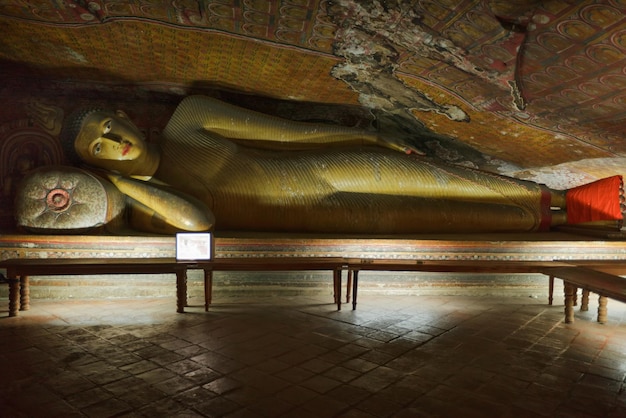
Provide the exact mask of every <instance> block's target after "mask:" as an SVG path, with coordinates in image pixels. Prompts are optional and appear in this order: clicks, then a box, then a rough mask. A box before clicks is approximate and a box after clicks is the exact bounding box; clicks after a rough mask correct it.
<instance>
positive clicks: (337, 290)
mask: <svg viewBox="0 0 626 418" xmlns="http://www.w3.org/2000/svg"><path fill="white" fill-rule="evenodd" d="M333 282H334V283H335V303H337V310H338V311H340V310H341V269H340V268H336V269H335V270H333Z"/></svg>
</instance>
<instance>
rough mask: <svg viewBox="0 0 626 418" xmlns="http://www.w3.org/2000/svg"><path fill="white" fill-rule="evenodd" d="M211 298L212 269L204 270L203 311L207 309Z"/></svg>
mask: <svg viewBox="0 0 626 418" xmlns="http://www.w3.org/2000/svg"><path fill="white" fill-rule="evenodd" d="M212 299H213V270H209V269H205V270H204V312H208V311H209V305H210V304H211V301H212Z"/></svg>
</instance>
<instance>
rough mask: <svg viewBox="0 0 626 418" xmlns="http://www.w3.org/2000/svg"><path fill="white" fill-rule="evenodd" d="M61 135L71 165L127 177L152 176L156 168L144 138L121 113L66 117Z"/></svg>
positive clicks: (84, 113) (95, 111)
mask: <svg viewBox="0 0 626 418" xmlns="http://www.w3.org/2000/svg"><path fill="white" fill-rule="evenodd" d="M62 135H63V136H64V139H63V142H64V146H65V151H66V154H67V156H68V158H69V159H70V160H74V162H76V161H75V160H77V159H78V160H79V161H82V162H84V163H86V164H88V165H90V166H94V167H98V168H102V169H105V170H112V171H116V172H119V173H121V174H127V175H152V173H153V172H154V169H156V166H155V164H158V156H157V155H154V154H155V153H154V152H153V151H152V150H151V149H150V147H149V146H148V144H147V143H146V141H145V140H144V135H143V134H142V133H141V131H140V130H139V128H137V127H136V126H135V125H134V124H133V123H132V122H131V121H130V119H129V118H128V116H127V115H126V114H125V113H124V112H123V111H121V110H118V111H115V112H113V111H110V110H102V109H88V110H83V111H79V112H77V113H75V114H74V115H72V116H70V117H68V120H67V121H66V123H65V126H64V133H63V134H62ZM155 158H156V161H155Z"/></svg>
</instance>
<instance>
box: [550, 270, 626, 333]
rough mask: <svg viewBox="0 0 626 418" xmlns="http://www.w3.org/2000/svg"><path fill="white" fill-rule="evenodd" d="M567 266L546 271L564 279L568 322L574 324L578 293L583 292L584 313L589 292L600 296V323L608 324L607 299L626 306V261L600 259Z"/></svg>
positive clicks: (582, 306) (551, 278) (552, 275)
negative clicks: (621, 275) (580, 290)
mask: <svg viewBox="0 0 626 418" xmlns="http://www.w3.org/2000/svg"><path fill="white" fill-rule="evenodd" d="M566 264H567V265H566V266H550V267H548V268H547V269H545V270H543V273H544V274H547V275H549V276H550V280H551V283H550V285H551V286H552V282H553V280H554V277H557V278H559V279H562V280H563V293H564V297H565V322H566V323H572V322H574V305H575V303H576V290H577V288H581V289H582V290H583V294H582V300H581V310H582V311H586V310H588V306H589V292H594V293H597V294H598V317H597V320H598V322H600V323H605V322H606V321H607V302H608V300H607V298H611V299H615V300H618V301H620V302H625V303H626V278H623V277H620V276H619V275H620V274H626V261H624V260H615V261H598V260H570V261H568V262H567V263H566Z"/></svg>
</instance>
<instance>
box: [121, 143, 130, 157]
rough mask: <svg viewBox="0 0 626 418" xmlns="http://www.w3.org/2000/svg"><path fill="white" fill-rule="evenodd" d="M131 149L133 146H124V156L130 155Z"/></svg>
mask: <svg viewBox="0 0 626 418" xmlns="http://www.w3.org/2000/svg"><path fill="white" fill-rule="evenodd" d="M130 147H131V144H126V145H124V148H123V149H122V155H126V154H128V153H129V152H130Z"/></svg>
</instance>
